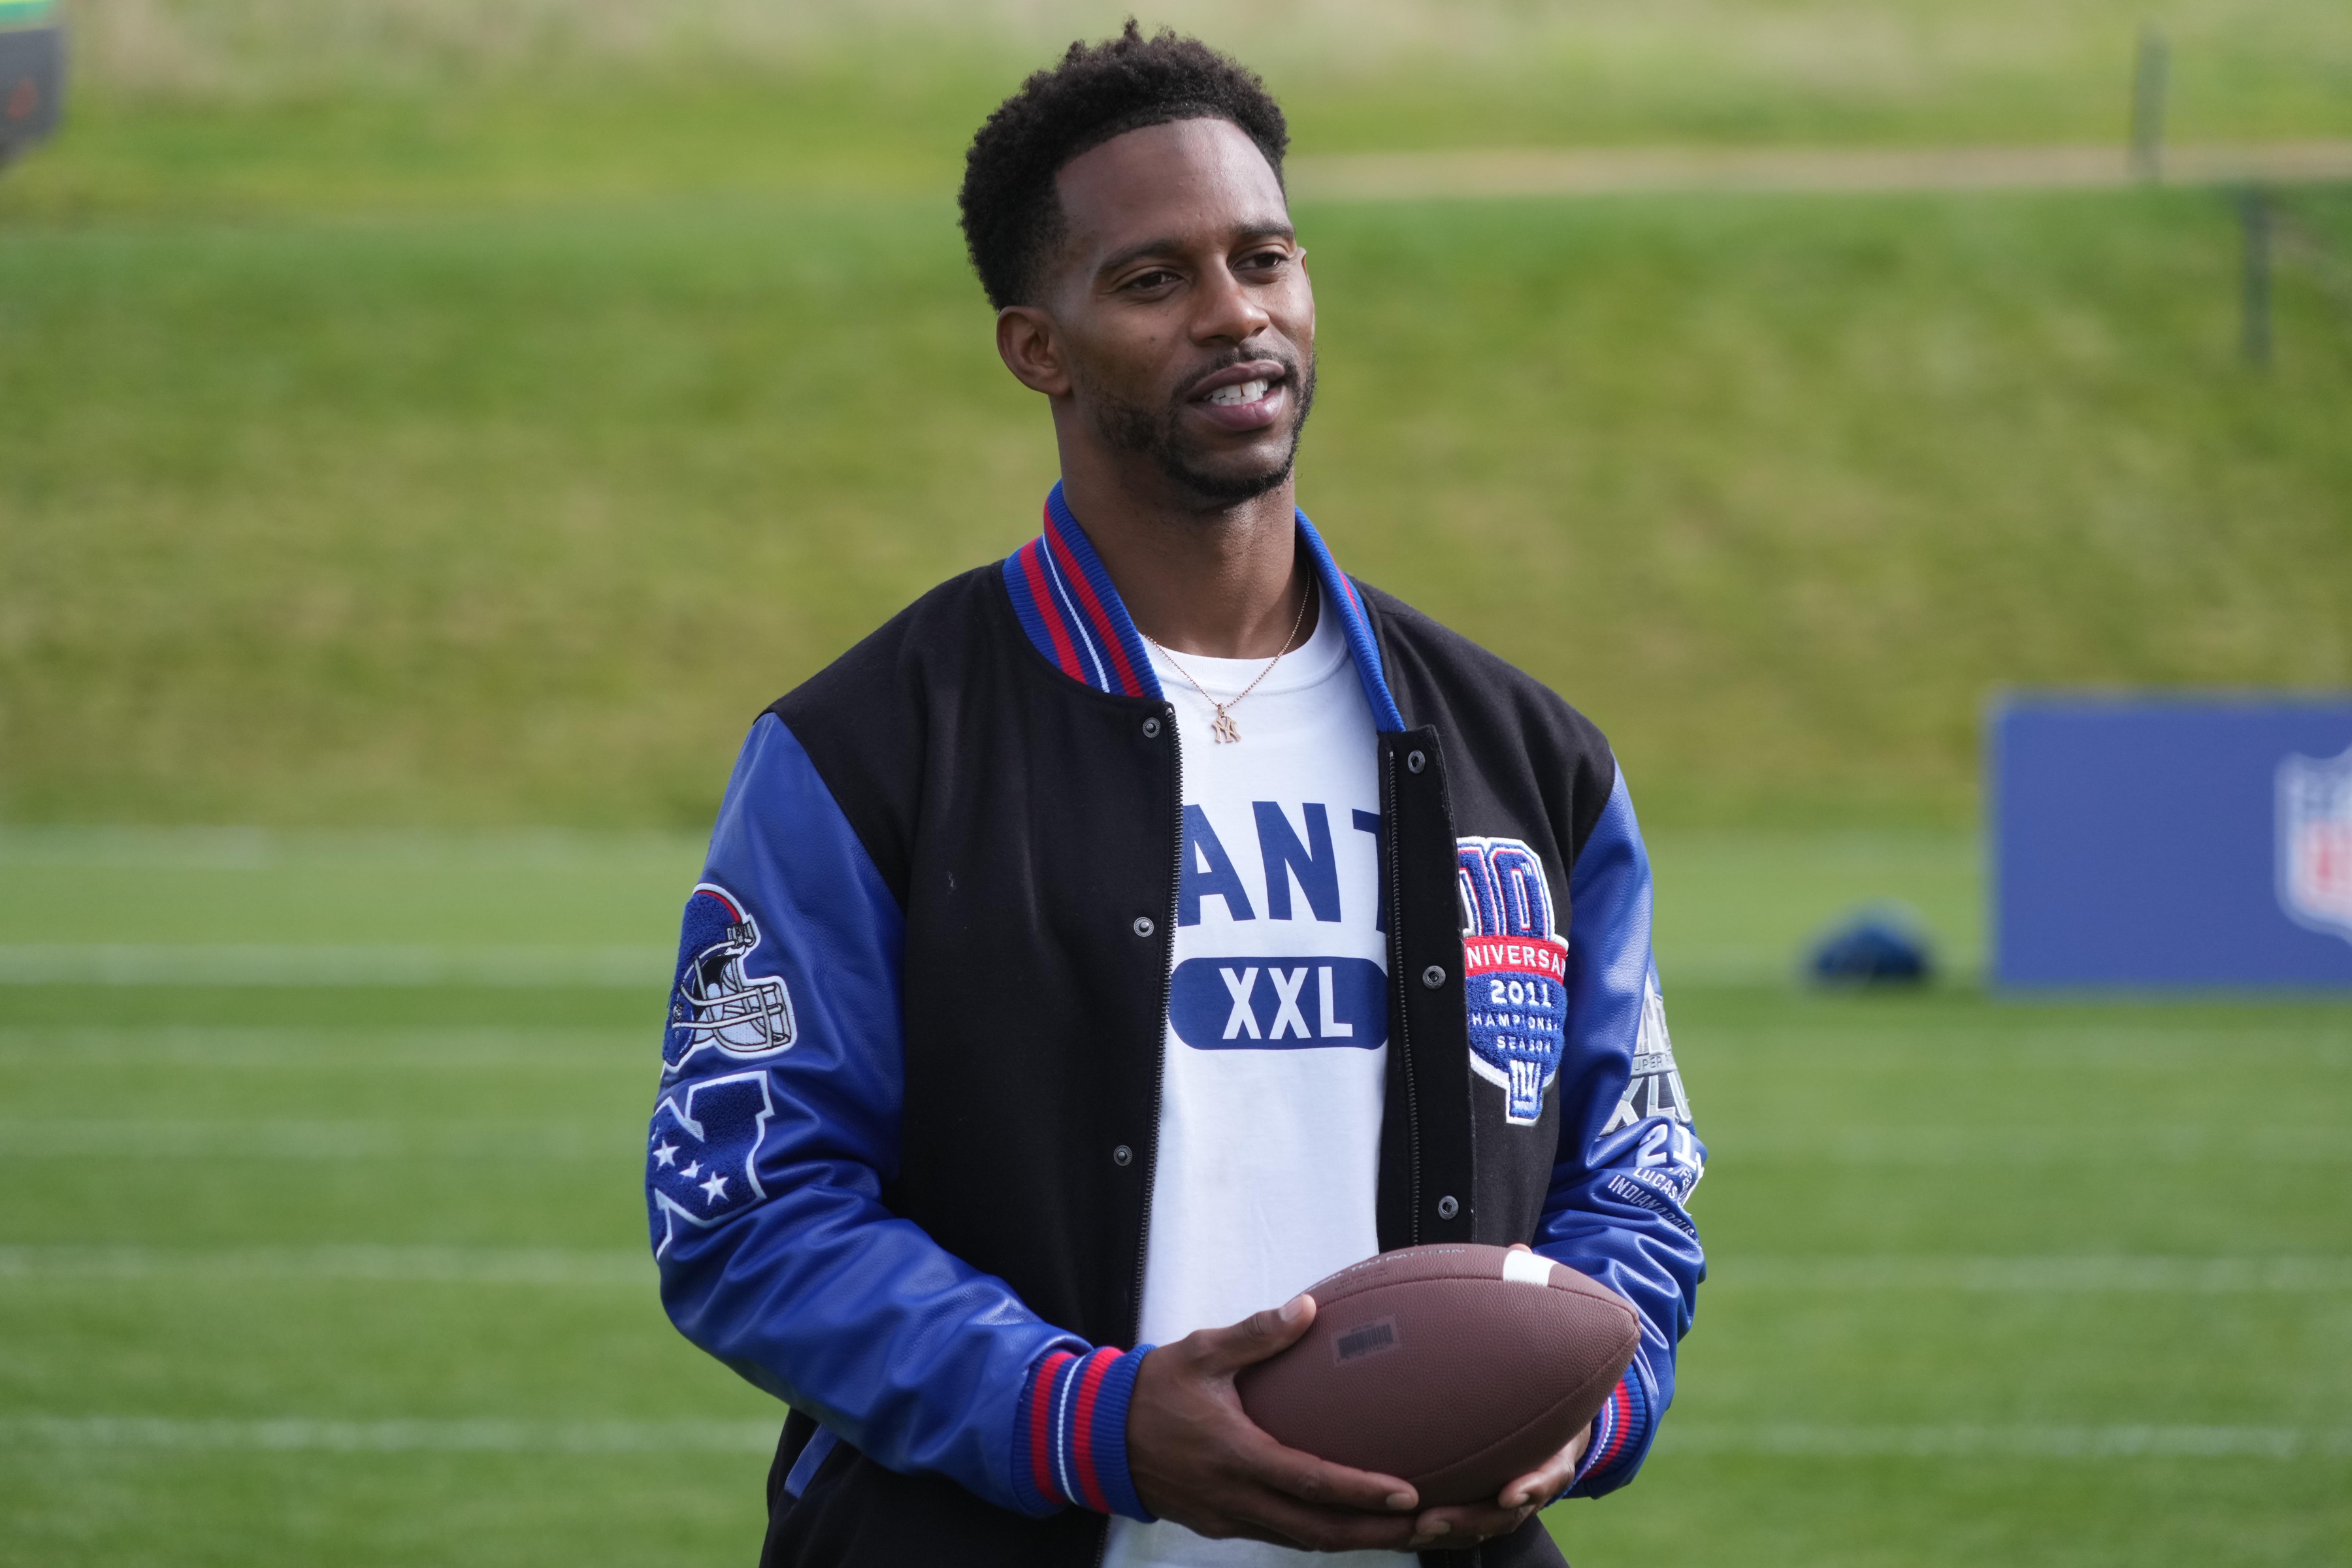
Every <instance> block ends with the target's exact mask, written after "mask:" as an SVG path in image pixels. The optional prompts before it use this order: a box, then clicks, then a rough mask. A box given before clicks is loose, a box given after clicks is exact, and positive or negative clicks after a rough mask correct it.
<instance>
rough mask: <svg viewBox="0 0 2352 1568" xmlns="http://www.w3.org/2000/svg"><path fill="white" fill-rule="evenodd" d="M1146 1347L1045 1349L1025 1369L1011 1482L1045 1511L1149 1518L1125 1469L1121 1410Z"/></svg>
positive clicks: (1028, 1504) (1033, 1507) (1034, 1508)
mask: <svg viewBox="0 0 2352 1568" xmlns="http://www.w3.org/2000/svg"><path fill="white" fill-rule="evenodd" d="M1151 1348H1152V1347H1151V1346H1150V1345H1138V1346H1137V1347H1136V1348H1135V1349H1133V1350H1131V1351H1125V1352H1121V1351H1115V1350H1098V1351H1091V1352H1087V1354H1085V1355H1079V1354H1077V1353H1076V1352H1072V1351H1066V1350H1053V1351H1048V1352H1045V1355H1044V1356H1042V1357H1040V1358H1039V1359H1038V1362H1037V1364H1036V1365H1035V1366H1034V1367H1032V1368H1030V1369H1029V1384H1028V1386H1027V1387H1026V1388H1024V1390H1023V1391H1022V1394H1021V1405H1020V1409H1019V1410H1018V1412H1017V1413H1016V1414H1015V1415H1014V1416H1013V1489H1014V1491H1015V1492H1016V1493H1018V1494H1019V1496H1020V1498H1021V1501H1022V1504H1023V1506H1024V1508H1025V1509H1027V1510H1028V1511H1030V1512H1033V1513H1045V1512H1048V1511H1050V1510H1054V1509H1057V1508H1061V1507H1064V1506H1066V1505H1068V1504H1073V1503H1075V1504H1076V1505H1077V1506H1078V1507H1080V1508H1090V1509H1092V1510H1095V1511H1096V1512H1097V1513H1117V1514H1124V1515H1126V1516H1127V1517H1128V1518H1129V1519H1139V1520H1144V1521H1150V1518H1151V1515H1150V1513H1148V1512H1146V1511H1145V1510H1144V1507H1143V1500H1141V1499H1140V1498H1139V1497H1137V1496H1136V1494H1135V1480H1134V1478H1133V1477H1131V1476H1130V1475H1129V1473H1128V1468H1127V1407H1128V1404H1129V1401H1131V1400H1132V1399H1133V1398H1134V1397H1135V1377H1136V1373H1139V1372H1141V1371H1142V1370H1143V1358H1144V1356H1145V1354H1146V1353H1147V1352H1150V1350H1151Z"/></svg>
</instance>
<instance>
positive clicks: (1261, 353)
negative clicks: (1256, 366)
mask: <svg viewBox="0 0 2352 1568" xmlns="http://www.w3.org/2000/svg"><path fill="white" fill-rule="evenodd" d="M1260 360H1270V361H1272V362H1273V363H1276V364H1278V365H1280V366H1281V367H1282V373H1283V377H1284V379H1285V380H1286V381H1288V382H1289V383H1290V384H1292V385H1293V386H1297V385H1298V384H1299V369H1298V358H1297V355H1295V354H1293V353H1290V352H1289V351H1288V350H1286V349H1271V348H1266V349H1233V350H1231V351H1229V352H1227V353H1222V354H1220V355H1218V356H1217V358H1216V359H1215V361H1214V362H1213V363H1209V364H1204V365H1202V367H1201V368H1200V369H1199V370H1196V371H1194V372H1193V373H1192V374H1191V375H1188V376H1186V377H1185V378H1184V382H1183V384H1182V385H1181V386H1179V387H1178V388H1177V389H1176V393H1175V395H1174V396H1173V397H1172V398H1171V399H1170V401H1171V402H1172V403H1179V404H1182V403H1190V402H1192V395H1193V394H1194V393H1195V392H1197V391H1199V390H1200V386H1201V384H1202V382H1204V381H1206V380H1208V379H1209V378H1210V377H1211V376H1213V375H1215V374H1218V373H1219V372H1221V371H1228V370H1231V369H1233V368H1234V366H1235V365H1237V364H1250V363H1255V362H1257V361H1260Z"/></svg>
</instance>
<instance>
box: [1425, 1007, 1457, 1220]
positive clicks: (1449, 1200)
mask: <svg viewBox="0 0 2352 1568" xmlns="http://www.w3.org/2000/svg"><path fill="white" fill-rule="evenodd" d="M1421 983H1422V984H1423V985H1426V986H1428V987H1429V988H1430V989H1431V990H1432V991H1434V990H1436V989H1437V988H1438V987H1439V986H1441V985H1443V984H1445V971H1444V968H1443V967H1442V966H1441V965H1438V964H1434V963H1433V964H1431V965H1430V966H1429V967H1428V968H1427V969H1424V970H1423V971H1422V972H1421ZM1449 1201H1450V1200H1449Z"/></svg>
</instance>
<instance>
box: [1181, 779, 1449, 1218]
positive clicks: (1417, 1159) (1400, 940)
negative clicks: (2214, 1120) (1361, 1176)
mask: <svg viewBox="0 0 2352 1568" xmlns="http://www.w3.org/2000/svg"><path fill="white" fill-rule="evenodd" d="M1384 760H1385V761H1386V762H1387V763H1388V770H1389V805H1390V807H1391V810H1392V811H1394V812H1395V813H1396V815H1397V816H1398V818H1399V819H1400V820H1397V821H1392V822H1391V823H1390V824H1389V830H1388V832H1387V834H1386V835H1385V837H1386V838H1387V839H1388V852H1389V953H1390V957H1389V984H1391V985H1394V986H1395V987H1396V988H1397V1045H1398V1046H1399V1047H1401V1048H1402V1050H1403V1052H1404V1139H1405V1166H1406V1169H1407V1171H1408V1172H1409V1173H1410V1181H1409V1184H1408V1185H1407V1186H1406V1189H1405V1190H1406V1192H1407V1193H1408V1194H1410V1196H1411V1198H1412V1221H1411V1223H1410V1224H1409V1225H1408V1226H1406V1227H1405V1239H1406V1242H1407V1244H1408V1245H1410V1246H1413V1247H1418V1246H1420V1245H1421V1085H1420V1083H1419V1081H1418V1078H1417V1075H1416V1074H1415V1073H1414V1071H1413V1062H1412V993H1411V992H1410V991H1408V990H1407V989H1406V988H1405V987H1406V985H1407V984H1408V982H1407V979H1406V976H1405V972H1404V854H1403V849H1404V845H1403V842H1402V827H1403V823H1402V816H1403V815H1404V813H1403V807H1402V806H1401V805H1398V804H1397V782H1396V752H1395V750H1394V749H1393V748H1391V749H1390V750H1389V752H1388V753H1387V756H1386V758H1385V759H1384ZM1179 858H1180V859H1181V849H1180V851H1179Z"/></svg>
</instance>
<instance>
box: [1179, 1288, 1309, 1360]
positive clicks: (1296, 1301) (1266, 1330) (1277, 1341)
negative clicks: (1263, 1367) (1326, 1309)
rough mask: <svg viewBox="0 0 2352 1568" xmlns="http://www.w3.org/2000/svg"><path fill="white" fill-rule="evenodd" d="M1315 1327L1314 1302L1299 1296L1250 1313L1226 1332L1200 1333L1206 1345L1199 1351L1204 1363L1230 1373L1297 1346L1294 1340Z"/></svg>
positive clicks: (1207, 1331) (1306, 1296) (1218, 1330)
mask: <svg viewBox="0 0 2352 1568" xmlns="http://www.w3.org/2000/svg"><path fill="white" fill-rule="evenodd" d="M1314 1324H1315V1298H1314V1297H1312V1296H1308V1295H1305V1294H1301V1295H1297V1296H1293V1297H1292V1298H1291V1299H1290V1300H1287V1301H1285V1302H1284V1303H1283V1304H1282V1305H1281V1306H1279V1307H1269V1308H1267V1309H1266V1310H1264V1311H1261V1312H1252V1313H1251V1314H1250V1315H1249V1316H1248V1317H1246V1318H1244V1319H1243V1320H1242V1321H1240V1322H1238V1323H1235V1324H1234V1325H1232V1326H1231V1327H1230V1328H1223V1329H1208V1330H1204V1331H1202V1339H1204V1340H1205V1341H1207V1344H1206V1345H1205V1346H1204V1347H1203V1348H1204V1349H1206V1350H1207V1351H1208V1352H1209V1356H1208V1359H1209V1360H1210V1361H1211V1362H1212V1363H1214V1364H1215V1365H1216V1366H1218V1367H1220V1368H1222V1369H1225V1370H1231V1369H1232V1368H1234V1367H1242V1366H1249V1365H1252V1364H1253V1363H1257V1362H1262V1361H1265V1360H1267V1359H1268V1358H1270V1357H1272V1356H1276V1355H1279V1354H1280V1353H1282V1352H1284V1351H1286V1350H1288V1349H1289V1348H1290V1347H1291V1346H1292V1345H1294V1344H1296V1343H1297V1342H1298V1337H1299V1336H1300V1335H1301V1334H1304V1333H1305V1332H1306V1331H1307V1330H1308V1329H1310V1328H1312V1327H1313V1326H1314Z"/></svg>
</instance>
